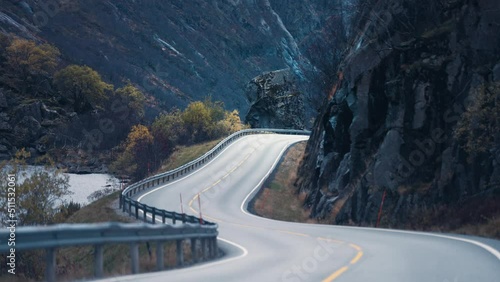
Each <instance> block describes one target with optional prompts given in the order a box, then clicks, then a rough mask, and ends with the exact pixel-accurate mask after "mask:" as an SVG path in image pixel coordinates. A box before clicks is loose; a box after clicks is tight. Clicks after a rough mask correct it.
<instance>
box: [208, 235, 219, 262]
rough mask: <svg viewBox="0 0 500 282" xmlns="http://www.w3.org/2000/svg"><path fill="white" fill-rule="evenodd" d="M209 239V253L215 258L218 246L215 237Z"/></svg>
mask: <svg viewBox="0 0 500 282" xmlns="http://www.w3.org/2000/svg"><path fill="white" fill-rule="evenodd" d="M210 241H211V244H210V245H211V246H212V253H211V257H212V258H216V257H217V253H218V248H217V237H213V238H211V239H210Z"/></svg>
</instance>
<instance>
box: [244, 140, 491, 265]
mask: <svg viewBox="0 0 500 282" xmlns="http://www.w3.org/2000/svg"><path fill="white" fill-rule="evenodd" d="M297 142H300V140H299V141H294V142H290V143H289V144H288V145H287V146H286V147H285V148H284V149H283V150H282V151H281V152H280V154H279V156H278V158H277V159H276V160H275V161H274V164H273V165H272V167H271V169H270V170H269V171H268V172H267V173H266V175H265V176H264V177H263V178H262V179H261V180H260V182H259V183H258V184H257V186H255V188H253V190H252V191H250V193H248V195H247V196H246V197H245V199H244V200H243V202H242V203H241V206H240V209H241V211H242V212H243V213H245V214H247V215H250V216H253V217H258V218H260V219H262V220H270V221H276V220H274V219H269V218H265V217H261V216H258V215H255V214H252V213H249V212H248V210H247V207H248V198H249V197H250V196H252V195H253V194H254V192H255V190H257V189H260V188H261V187H262V184H263V183H264V181H266V180H267V178H268V177H269V175H271V173H272V172H273V171H274V169H275V168H276V166H277V164H278V162H279V160H280V159H281V157H282V155H283V153H284V152H285V151H286V150H287V149H288V148H289V147H290V146H291V145H293V144H295V143H297ZM325 226H329V227H334V228H352V229H362V230H369V231H381V232H392V233H406V234H413V235H424V236H433V237H439V238H444V239H450V240H455V241H462V242H465V243H469V244H473V245H476V246H478V247H480V248H482V249H484V250H486V251H488V252H489V253H491V254H492V255H493V256H495V257H496V258H497V259H498V260H500V252H499V251H497V250H496V249H495V248H493V247H491V246H489V245H486V244H484V243H481V242H479V241H475V240H472V239H465V238H458V237H452V236H448V235H441V234H433V233H424V232H416V231H406V230H390V229H382V228H369V227H351V226H337V225H325Z"/></svg>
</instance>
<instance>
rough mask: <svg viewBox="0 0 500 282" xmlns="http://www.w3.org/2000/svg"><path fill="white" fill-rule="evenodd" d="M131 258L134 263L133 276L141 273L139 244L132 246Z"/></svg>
mask: <svg viewBox="0 0 500 282" xmlns="http://www.w3.org/2000/svg"><path fill="white" fill-rule="evenodd" d="M130 258H131V263H132V265H131V267H132V274H137V273H139V244H137V243H132V244H130Z"/></svg>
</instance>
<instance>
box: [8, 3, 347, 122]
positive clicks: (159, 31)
mask: <svg viewBox="0 0 500 282" xmlns="http://www.w3.org/2000/svg"><path fill="white" fill-rule="evenodd" d="M0 2H1V3H2V5H1V8H0V31H2V32H13V33H15V34H18V35H21V36H23V37H26V38H31V39H38V40H47V41H49V42H51V43H54V44H55V45H56V46H57V47H58V48H59V49H60V50H61V51H62V53H63V54H64V55H65V56H66V58H67V59H68V61H70V62H75V63H78V64H86V65H89V66H91V67H92V68H94V69H96V70H97V71H99V72H100V73H101V74H102V75H103V76H104V78H105V79H107V80H108V81H110V82H112V83H115V84H119V82H122V81H124V80H126V79H129V80H131V81H132V82H134V84H136V85H139V86H141V87H142V88H143V89H144V90H145V91H146V92H147V93H149V94H152V95H154V96H156V97H157V98H159V99H160V101H163V102H164V105H163V106H164V107H165V108H171V107H175V106H177V107H183V106H185V105H186V104H187V103H188V102H189V101H192V100H200V99H203V98H204V97H206V96H208V95H211V96H212V97H213V99H214V100H220V101H224V102H225V104H226V106H227V108H229V109H234V108H236V109H239V110H240V112H241V113H242V114H245V113H246V112H247V111H248V109H249V104H248V101H247V100H246V99H245V95H244V88H245V85H246V84H247V83H248V82H249V81H250V80H251V79H252V78H254V77H256V76H257V75H259V74H261V73H263V72H268V71H273V70H277V69H282V68H286V67H288V68H290V69H292V70H293V72H294V74H295V75H296V76H297V77H298V78H299V79H300V80H301V81H308V80H311V79H312V78H313V77H314V76H315V74H316V73H317V70H316V68H315V66H314V65H313V64H312V63H311V62H310V60H309V59H308V58H307V56H305V55H304V54H303V52H302V50H301V49H304V50H306V51H307V49H308V46H311V45H312V44H313V43H314V42H316V41H315V40H306V38H307V37H308V36H309V35H311V34H313V33H315V32H319V31H321V28H322V27H323V25H324V24H325V23H327V22H330V21H332V17H331V16H332V14H338V11H337V10H336V9H333V7H335V6H334V5H335V3H336V2H337V1H319V0H309V1H301V3H300V4H298V3H297V1H278V0H258V1H239V0H225V1H204V0H193V1H181V0H169V1H154V0H141V1H123V0H116V1H98V0H85V1H83V0H75V1H68V0H52V1H35V0H25V1H19V0H2V1H0ZM292 12H293V14H291V13H292ZM280 14H282V15H283V16H284V20H282V18H281V16H280ZM297 15H300V17H299V18H295V16H297ZM310 19H313V20H310ZM316 39H318V38H316ZM304 42H305V43H304ZM317 93H318V92H315V93H303V94H304V95H306V96H307V97H308V98H307V99H305V100H306V104H307V106H308V107H309V108H312V106H310V104H311V103H310V101H312V100H313V99H312V98H310V97H309V96H311V97H314V96H315V95H317Z"/></svg>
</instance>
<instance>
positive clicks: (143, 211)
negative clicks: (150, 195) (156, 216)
mask: <svg viewBox="0 0 500 282" xmlns="http://www.w3.org/2000/svg"><path fill="white" fill-rule="evenodd" d="M142 215H143V217H144V219H143V221H144V222H148V219H147V218H146V215H147V212H146V207H145V206H142Z"/></svg>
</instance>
